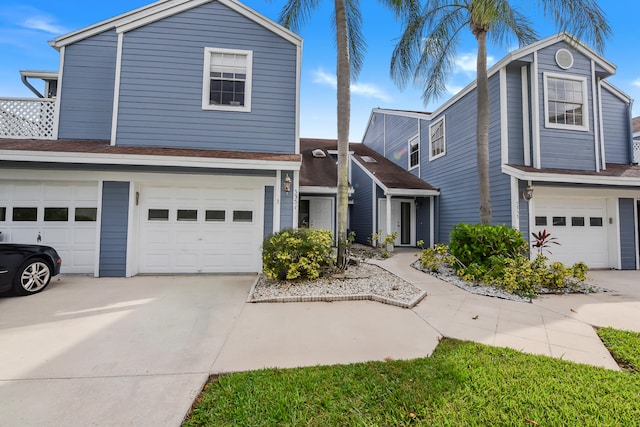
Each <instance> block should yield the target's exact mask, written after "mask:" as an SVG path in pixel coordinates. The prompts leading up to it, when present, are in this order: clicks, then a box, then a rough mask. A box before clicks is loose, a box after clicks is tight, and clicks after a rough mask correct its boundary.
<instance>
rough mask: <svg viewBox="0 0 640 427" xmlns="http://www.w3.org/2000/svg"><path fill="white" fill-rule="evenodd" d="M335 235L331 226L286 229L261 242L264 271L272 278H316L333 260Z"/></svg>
mask: <svg viewBox="0 0 640 427" xmlns="http://www.w3.org/2000/svg"><path fill="white" fill-rule="evenodd" d="M331 241H332V235H331V232H330V231H328V230H319V229H313V228H301V229H299V230H291V229H287V230H283V231H280V232H277V233H274V234H272V235H270V236H268V237H266V238H265V239H264V242H263V243H262V264H263V267H262V268H263V272H264V274H265V275H266V276H267V277H268V278H270V279H279V280H292V279H302V278H309V279H316V278H318V276H319V275H320V268H321V267H322V266H325V265H328V264H329V263H330V262H331V254H332V249H331Z"/></svg>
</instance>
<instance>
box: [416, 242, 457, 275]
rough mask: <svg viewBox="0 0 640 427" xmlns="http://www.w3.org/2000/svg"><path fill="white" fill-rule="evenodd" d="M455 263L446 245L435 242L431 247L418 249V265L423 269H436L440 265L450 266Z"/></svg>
mask: <svg viewBox="0 0 640 427" xmlns="http://www.w3.org/2000/svg"><path fill="white" fill-rule="evenodd" d="M453 264H455V258H454V257H453V256H451V254H449V247H448V246H447V245H442V244H439V243H438V244H436V245H435V246H434V247H433V248H426V249H423V250H422V251H420V266H421V267H422V268H424V269H425V270H429V271H434V272H435V271H438V268H439V267H440V266H441V265H445V266H447V267H451V266H453Z"/></svg>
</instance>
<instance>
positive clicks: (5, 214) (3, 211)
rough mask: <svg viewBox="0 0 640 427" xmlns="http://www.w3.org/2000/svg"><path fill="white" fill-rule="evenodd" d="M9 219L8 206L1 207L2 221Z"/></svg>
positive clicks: (0, 217) (0, 219)
mask: <svg viewBox="0 0 640 427" xmlns="http://www.w3.org/2000/svg"><path fill="white" fill-rule="evenodd" d="M6 219H7V208H0V221H6Z"/></svg>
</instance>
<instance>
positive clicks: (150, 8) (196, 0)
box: [49, 0, 302, 49]
mask: <svg viewBox="0 0 640 427" xmlns="http://www.w3.org/2000/svg"><path fill="white" fill-rule="evenodd" d="M212 1H217V2H218V3H220V4H223V5H225V6H227V7H229V8H230V9H232V10H234V11H236V12H238V13H240V14H241V15H243V16H245V17H246V18H248V19H250V20H252V21H254V22H255V23H257V24H259V25H261V26H263V27H264V28H266V29H268V30H269V31H271V32H273V33H275V34H277V35H278V36H280V37H282V38H283V39H285V40H287V41H289V42H290V43H292V44H294V45H297V46H301V45H302V38H301V37H300V36H298V35H297V34H295V33H293V32H291V31H289V30H287V29H286V28H284V27H282V26H281V25H278V24H277V23H275V22H273V21H272V20H270V19H269V18H267V17H265V16H263V15H261V14H259V13H258V12H256V11H254V10H253V9H251V8H249V7H247V6H245V5H243V4H242V3H240V2H238V1H237V0H159V1H157V2H155V3H151V4H148V5H146V6H143V7H141V8H138V9H134V10H132V11H129V12H126V13H123V14H121V15H118V16H115V17H113V18H109V19H107V20H104V21H101V22H98V23H97V24H94V25H90V26H88V27H85V28H82V29H80V30H77V31H73V32H71V33H68V34H65V35H62V36H60V37H58V38H56V39H54V40H53V41H51V42H50V43H49V44H50V45H51V46H53V47H54V48H56V49H60V48H61V47H64V46H67V45H69V44H72V43H75V42H77V41H80V40H84V39H86V38H89V37H91V36H94V35H96V34H100V33H102V32H104V31H107V30H110V29H114V28H115V30H116V31H117V32H118V33H124V32H127V31H131V30H134V29H136V28H139V27H141V26H144V25H147V24H149V23H152V22H156V21H159V20H161V19H164V18H166V17H169V16H173V15H175V14H178V13H180V12H184V11H185V10H189V9H193V8H195V7H198V6H201V5H203V4H206V3H210V2H212Z"/></svg>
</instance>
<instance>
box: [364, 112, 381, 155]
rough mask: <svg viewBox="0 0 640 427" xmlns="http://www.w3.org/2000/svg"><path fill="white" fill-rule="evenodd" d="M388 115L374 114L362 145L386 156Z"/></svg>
mask: <svg viewBox="0 0 640 427" xmlns="http://www.w3.org/2000/svg"><path fill="white" fill-rule="evenodd" d="M385 120H386V115H385V114H381V113H373V114H372V115H371V118H370V119H369V125H368V126H367V130H366V131H365V134H364V137H363V138H362V143H363V144H366V145H367V146H369V147H371V148H372V149H374V150H375V151H377V152H378V153H380V154H383V155H384V122H385Z"/></svg>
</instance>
